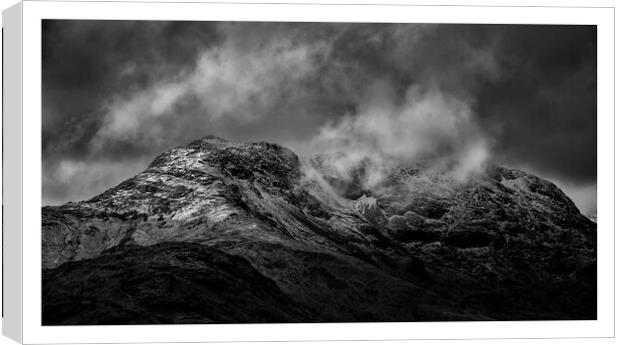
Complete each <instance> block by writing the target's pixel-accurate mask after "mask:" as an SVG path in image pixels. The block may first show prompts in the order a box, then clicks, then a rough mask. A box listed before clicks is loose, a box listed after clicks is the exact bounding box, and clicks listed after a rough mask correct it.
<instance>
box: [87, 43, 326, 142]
mask: <svg viewBox="0 0 620 345" xmlns="http://www.w3.org/2000/svg"><path fill="white" fill-rule="evenodd" d="M238 38H239V37H237V36H232V37H226V39H225V40H224V43H223V44H222V45H220V46H217V47H213V48H210V49H208V50H206V51H204V52H202V53H201V54H199V56H198V57H197V59H196V64H195V67H194V68H193V69H191V70H190V71H189V72H188V73H181V74H179V75H177V76H174V77H171V78H169V79H167V80H166V79H164V80H158V81H156V82H154V83H152V84H151V85H149V86H148V87H147V88H145V89H143V90H139V91H137V92H134V93H132V94H130V95H128V96H122V97H116V98H114V99H112V101H111V102H110V103H109V104H108V105H107V106H106V107H105V108H106V114H105V116H104V119H103V125H102V126H101V127H100V128H99V130H98V132H97V133H96V134H95V137H94V138H93V141H92V145H93V148H94V149H95V150H102V149H105V146H106V144H107V143H109V142H117V141H133V142H134V143H135V142H136V141H143V142H145V143H149V144H150V143H152V142H153V141H158V140H161V138H163V137H165V136H166V133H165V132H163V130H164V129H163V128H162V126H160V125H159V124H160V121H158V119H159V118H161V117H172V116H173V117H176V118H177V119H179V120H181V121H182V119H181V118H182V115H179V114H178V113H175V109H176V107H178V106H179V105H180V104H181V103H182V102H186V101H193V104H194V106H195V108H194V109H193V111H195V112H196V111H200V112H202V114H203V117H204V119H203V120H204V121H217V120H219V119H221V118H222V117H224V116H226V117H228V118H229V119H234V120H236V121H254V120H259V119H261V117H262V116H265V115H266V113H268V111H270V110H272V109H273V108H275V107H277V106H278V102H280V100H281V99H282V98H294V97H295V96H296V94H295V93H297V92H303V87H304V86H303V83H304V82H305V81H306V80H307V79H308V78H309V77H313V76H314V74H315V73H316V72H317V69H318V67H319V66H320V64H321V63H322V62H323V61H325V59H326V56H327V55H328V54H329V51H330V45H329V44H328V43H326V42H317V43H307V42H295V41H294V37H279V38H278V39H276V38H273V39H271V40H268V41H267V42H261V44H260V45H259V44H256V42H251V44H247V42H239V41H238ZM244 43H246V44H244ZM123 73H126V72H125V70H123Z"/></svg>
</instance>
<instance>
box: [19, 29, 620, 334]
mask: <svg viewBox="0 0 620 345" xmlns="http://www.w3.org/2000/svg"><path fill="white" fill-rule="evenodd" d="M40 30H41V35H42V36H41V40H42V42H41V43H42V46H41V53H42V55H41V60H42V61H41V62H42V65H41V72H42V76H41V82H42V90H41V97H42V101H41V105H42V109H41V114H42V115H41V116H42V118H41V120H42V128H41V129H40V131H41V136H42V162H41V164H42V166H41V167H42V169H41V179H42V180H41V198H42V205H41V213H42V214H41V229H40V231H41V239H42V243H41V255H42V257H41V259H42V261H41V267H42V273H41V274H42V279H41V282H40V283H41V284H42V285H41V286H42V290H41V291H42V297H41V298H42V300H41V302H42V306H41V307H42V325H43V326H61V325H67V326H69V325H138V324H141V325H147V324H211V323H216V324H256V323H330V322H334V323H352V322H431V321H432V322H440V321H446V322H448V321H540V320H596V319H597V26H596V25H555V24H554V25H530V24H451V23H432V24H431V23H379V22H375V23H370V22H368V23H360V22H273V21H272V22H259V21H148V20H75V19H44V20H42V21H41V29H40ZM27 101H28V100H27V99H24V102H27ZM37 130H38V129H37ZM37 174H38V172H37ZM602 204H603V203H601V205H602ZM37 207H38V203H37ZM601 207H602V206H601ZM612 230H613V229H612ZM38 231H39V229H37V232H38Z"/></svg>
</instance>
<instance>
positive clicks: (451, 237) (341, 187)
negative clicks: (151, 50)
mask: <svg viewBox="0 0 620 345" xmlns="http://www.w3.org/2000/svg"><path fill="white" fill-rule="evenodd" d="M374 168H376V167H374ZM374 168H373V167H372V166H368V165H364V166H361V167H360V168H359V169H357V171H355V172H354V173H353V174H348V175H347V176H343V175H340V174H338V173H336V172H335V171H333V169H331V168H330V166H329V165H327V164H325V161H323V160H321V159H320V157H318V158H315V159H312V160H309V161H300V159H299V158H298V157H297V156H296V155H295V154H294V153H293V152H292V151H290V150H288V149H286V148H283V147H280V146H278V145H274V144H269V143H253V144H239V143H232V142H228V141H225V140H222V139H219V138H215V137H207V138H203V139H201V140H197V141H195V142H192V143H191V144H189V145H187V146H184V147H179V148H176V149H172V150H170V151H168V152H166V153H164V154H162V155H160V156H159V157H157V158H156V159H155V160H154V161H153V163H152V164H151V165H150V166H149V167H148V168H147V169H146V170H145V171H144V172H142V173H140V174H138V175H137V176H135V177H133V178H131V179H129V180H127V181H125V182H123V183H121V184H120V185H118V186H117V187H114V188H112V189H110V190H108V191H106V192H105V193H103V194H101V195H99V196H97V197H95V198H93V199H91V200H87V201H83V202H79V203H69V204H66V205H63V206H59V207H44V208H43V266H44V268H45V269H46V270H45V272H44V273H45V274H44V277H45V279H44V284H45V285H44V286H45V287H46V288H47V290H48V291H46V292H45V294H44V305H47V306H48V307H49V308H51V309H49V310H53V311H54V312H53V313H52V314H54V315H69V314H71V315H73V316H71V317H69V316H67V317H66V318H63V317H50V318H47V319H46V320H48V321H49V323H50V324H56V323H65V324H66V323H78V324H79V323H97V322H104V323H106V322H107V323H109V322H118V323H136V322H137V323H144V322H146V323H148V322H156V323H157V322H177V321H178V320H180V319H179V318H181V319H183V318H185V320H190V321H191V322H255V321H256V322H261V320H262V321H265V322H268V321H269V320H272V321H273V320H276V321H277V320H279V321H288V322H295V321H414V320H451V319H456V320H468V319H477V320H480V319H567V318H568V319H572V318H595V317H596V303H595V302H596V248H595V243H596V225H595V224H594V223H593V222H591V221H589V220H588V219H587V218H585V217H584V216H582V215H581V214H580V213H579V211H578V210H577V208H576V207H575V206H574V204H573V203H572V202H571V201H570V199H569V198H568V197H566V196H565V195H564V194H563V193H562V192H561V191H560V190H559V189H558V188H557V187H555V186H554V185H553V184H551V183H550V182H548V181H544V180H542V179H539V178H537V177H535V176H532V175H529V174H526V173H524V172H521V171H517V170H511V169H505V168H500V167H490V168H488V169H487V171H486V172H485V173H482V174H479V175H477V176H473V177H472V178H471V179H469V180H468V181H465V182H455V181H454V180H452V179H450V178H449V177H446V176H445V175H444V174H441V173H437V172H434V171H430V170H425V169H417V168H416V169H412V168H402V169H398V168H391V169H383V168H379V169H378V170H381V174H383V175H384V176H383V178H381V179H380V180H378V181H379V182H378V183H372V184H369V183H367V182H366V181H368V180H369V178H368V177H369V176H370V174H373V173H376V170H377V169H374ZM382 169H383V170H382ZM172 243H177V245H174V251H175V252H176V253H179V255H185V254H187V255H190V254H191V253H194V252H195V251H197V252H201V251H209V252H211V251H216V252H217V253H222V254H221V255H229V256H233V257H235V258H239V260H242V261H243V262H244V263H247V264H248V265H249V266H251V268H252V269H255V270H256V274H258V275H260V276H261V277H262V278H264V279H265V281H270V282H272V283H273V284H274V285H273V286H275V287H276V288H277V289H272V290H269V291H272V292H270V293H271V294H272V295H270V296H272V297H273V296H276V294H277V293H281V294H282V295H277V297H273V298H274V302H273V303H271V302H269V303H270V304H273V308H274V309H273V310H272V311H270V312H267V313H268V314H269V313H271V314H270V315H271V316H269V317H268V316H265V314H264V313H265V311H264V310H263V311H260V312H258V311H257V310H254V309H251V308H250V309H247V308H246V309H243V308H241V311H240V314H239V316H238V317H227V316H226V315H213V314H209V315H207V314H208V313H207V314H205V313H206V312H205V311H204V310H203V311H202V312H201V314H200V315H201V316H200V317H198V316H196V315H194V314H192V315H194V316H191V317H190V316H187V315H189V314H183V313H185V311H183V310H182V309H186V307H184V305H185V304H183V303H181V302H179V304H178V306H177V307H174V308H172V307H170V308H172V309H174V310H175V311H174V312H173V313H172V314H170V313H168V314H167V310H169V308H168V309H167V308H164V309H161V310H154V309H152V308H149V307H145V306H142V305H140V303H138V302H136V303H138V304H137V306H136V308H137V309H135V310H134V311H136V310H141V311H140V312H137V313H138V314H139V313H148V314H152V317H151V318H149V319H147V318H144V317H142V318H134V319H132V317H130V316H127V315H129V314H126V312H125V311H123V312H122V313H123V315H125V316H123V317H120V316H119V318H118V319H113V320H112V321H110V320H109V319H105V320H104V319H101V317H102V316H101V315H102V314H99V313H98V312H94V313H91V312H90V311H84V312H80V310H78V308H71V312H70V313H63V312H62V309H63V308H64V307H63V306H65V304H63V303H68V301H70V300H75V299H78V300H79V299H80V298H82V297H80V296H87V295H88V294H85V293H74V294H68V293H63V292H62V291H68V290H71V289H69V287H71V286H75V284H77V283H72V282H73V281H80V279H81V278H80V274H82V273H80V272H84V271H83V270H93V272H101V274H104V273H103V271H102V270H103V268H102V263H103V262H104V261H102V260H104V257H106V258H108V257H109V256H110V255H111V254H110V250H112V252H114V253H116V254H115V256H114V260H115V261H118V262H125V264H122V265H120V264H119V265H117V266H118V267H117V268H114V267H116V266H115V265H109V266H106V268H105V270H115V269H116V270H118V271H117V272H116V273H118V274H117V275H116V276H118V277H119V278H118V279H120V277H121V276H122V274H120V273H121V272H125V273H126V272H128V270H133V271H140V272H142V273H144V272H151V270H152V267H150V266H149V267H147V266H139V265H138V266H136V265H137V264H138V261H136V260H137V258H138V257H149V256H152V257H153V260H155V259H154V258H155V257H157V256H160V255H168V254H162V253H161V252H158V251H156V250H155V249H153V251H152V253H151V251H149V250H146V249H145V250H143V251H140V250H138V249H136V248H140V247H145V248H147V249H148V248H162V247H161V246H164V247H165V246H173V244H172ZM136 246H137V247H136ZM184 246H187V248H188V249H187V253H185V252H184V251H183V248H184ZM102 253H103V254H102ZM149 253H151V254H149ZM166 253H167V252H166ZM191 255H193V254H191ZM123 260H125V261H123ZM141 260H142V259H140V261H141ZM239 262H241V261H239ZM128 265H129V266H131V267H134V268H132V269H129V268H128ZM207 266H208V265H207ZM242 266H243V267H246V266H245V264H244V265H242ZM198 267H203V266H198ZM204 267H206V266H204ZM204 267H203V268H204ZM203 268H200V269H197V270H201V269H203ZM168 269H169V270H173V271H175V270H176V269H178V267H177V266H174V265H172V266H170V267H168V268H165V269H164V268H160V270H168ZM204 269H207V268H204ZM208 269H211V270H218V269H219V268H217V267H215V268H208ZM80 270H82V271H80ZM142 273H141V275H140V276H141V277H143V278H144V281H142V282H139V283H135V284H138V285H139V284H146V282H147V280H148V279H147V278H148V275H149V274H146V273H145V274H142ZM222 274H223V273H222ZM226 274H231V273H230V272H228V273H226ZM242 278H243V277H237V278H236V279H237V280H235V279H230V280H225V282H223V283H221V284H224V285H226V284H228V285H230V286H231V287H233V286H234V288H235V289H239V286H238V285H239V284H241V283H240V282H239V280H238V279H242ZM262 278H261V279H262ZM257 279H258V278H257ZM175 281H181V282H180V283H179V284H180V286H185V284H188V288H189V287H192V286H194V285H193V284H194V283H193V282H187V281H186V279H185V278H183V279H180V278H179V279H177V278H175ZM117 283H119V282H116V281H115V280H114V281H112V282H111V283H110V284H112V285H110V286H109V287H108V286H106V285H105V284H104V285H102V286H100V287H99V288H98V289H94V290H93V291H100V292H101V293H98V295H100V296H107V299H109V300H110V301H113V300H114V298H115V294H116V292H115V291H118V290H117V289H116V288H115V287H114V286H115V285H114V284H117ZM72 284H74V285H72ZM123 284H126V283H123ZM128 284H130V285H131V284H133V283H128ZM244 284H245V283H244ZM99 285H100V284H99ZM99 285H97V286H99ZM215 285H217V284H215ZM267 285H268V284H267ZM267 285H265V286H267ZM270 286H271V285H270ZM273 286H272V287H273ZM132 288H136V287H135V286H133V287H132ZM192 289H194V288H192ZM196 289H197V288H196ZM200 289H201V290H205V291H207V292H205V293H213V294H212V295H210V296H217V294H216V292H217V291H218V290H212V289H213V287H212V286H211V285H209V284H206V285H204V286H201V287H200ZM140 291H142V290H140ZM158 291H159V290H158ZM191 291H193V290H191ZM208 291H211V292H208ZM278 291H279V292H278ZM160 292H161V294H160V295H159V296H154V293H152V291H151V292H149V293H150V294H149V296H151V297H155V299H158V298H159V299H161V301H160V302H161V303H164V304H165V303H168V302H165V301H166V298H167V295H168V292H165V293H164V292H163V291H160ZM89 296H90V295H89ZM244 296H245V295H244ZM282 296H284V297H286V298H284V297H282ZM84 298H86V297H84ZM135 298H139V296H135ZM213 298H215V297H213ZM220 298H221V300H220V301H219V303H222V304H227V303H231V305H237V304H235V303H236V302H235V301H236V299H235V298H234V297H233V296H230V295H225V294H220ZM247 298H250V299H256V302H259V301H260V300H263V297H258V296H256V295H248V297H247ZM104 299H105V298H104ZM48 301H49V303H48ZM205 301H206V300H205ZM97 303H99V304H97V305H98V306H102V305H103V304H101V303H104V302H102V301H99V302H97ZM106 303H107V302H106ZM170 303H173V302H170ZM201 303H202V302H201ZM205 303H206V302H205ZM261 303H262V302H261ZM278 303H290V305H291V308H292V309H291V310H294V312H293V311H291V313H289V314H286V313H285V314H282V313H280V312H279V311H282V310H284V309H282V308H281V305H280V304H278ZM104 304H105V303H104ZM173 304H174V303H173ZM102 308H103V307H102ZM106 308H108V307H106ZM175 308H176V309H175ZM222 310H223V309H222ZM278 310H279V311H278ZM127 313H128V312H127ZM177 314H178V315H184V316H179V317H178V318H177V317H176V316H174V315H177ZM48 315H51V314H48ZM79 315H82V316H83V318H82V319H80V318H79V317H78V316H79ZM131 315H137V314H135V313H134V314H131ZM205 315H207V316H205ZM235 315H236V314H235ZM80 320H89V321H80ZM114 320H116V321H114ZM252 320H253V321H252ZM257 320H258V321H257ZM179 322H180V321H179Z"/></svg>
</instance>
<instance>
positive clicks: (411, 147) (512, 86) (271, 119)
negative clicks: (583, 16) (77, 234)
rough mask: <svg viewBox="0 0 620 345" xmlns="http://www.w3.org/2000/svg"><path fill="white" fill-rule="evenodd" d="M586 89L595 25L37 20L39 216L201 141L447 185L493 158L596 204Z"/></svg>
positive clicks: (591, 113)
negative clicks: (429, 168)
mask: <svg viewBox="0 0 620 345" xmlns="http://www.w3.org/2000/svg"><path fill="white" fill-rule="evenodd" d="M595 76H596V29H595V27H590V26H528V25H442V24H433V25H427V24H347V23H251V22H147V21H57V20H46V21H44V23H43V123H44V128H43V155H44V158H43V163H44V176H43V195H44V203H47V204H58V203H64V202H66V201H70V200H77V199H84V198H86V197H90V196H93V195H95V194H97V193H100V192H102V191H103V190H105V189H106V188H108V187H111V186H113V185H114V184H116V183H118V182H121V181H122V180H123V179H125V178H127V177H130V176H131V175H133V174H134V173H136V172H138V171H139V170H140V169H141V168H140V167H145V166H146V164H148V161H149V160H150V159H152V158H153V157H154V156H155V155H157V154H159V153H161V152H162V151H164V150H166V149H168V148H170V147H173V146H178V145H183V144H186V143H188V142H189V141H191V140H193V139H195V138H200V137H203V136H204V135H205V134H208V133H213V134H217V135H218V136H221V137H225V138H228V139H232V140H237V141H257V140H262V141H272V142H277V143H280V144H284V145H286V146H290V147H291V148H292V149H294V150H296V151H298V152H300V153H302V154H311V153H316V152H331V151H341V152H347V153H348V154H349V155H350V157H365V158H370V159H374V160H378V161H384V162H399V163H400V162H405V163H406V162H409V161H415V160H419V159H425V160H429V159H430V160H437V161H441V160H452V161H455V162H457V164H456V166H457V167H458V168H457V169H456V170H455V174H456V175H458V176H466V175H467V174H468V173H469V172H471V171H475V170H476V169H478V168H479V167H480V166H481V165H482V164H483V163H484V162H485V161H486V160H489V159H491V160H494V161H498V162H500V163H504V164H508V165H512V166H529V167H531V168H532V170H535V171H537V172H540V173H541V174H542V175H544V176H546V177H548V178H550V179H552V180H554V181H556V182H559V183H561V184H564V185H567V186H568V185H570V186H572V187H571V188H570V189H571V190H575V191H579V195H591V193H590V194H588V193H587V192H584V188H586V186H588V187H587V188H586V189H588V190H592V188H594V190H595V186H596V184H595V182H596V180H595V178H596V78H595ZM103 166H117V168H110V169H105V168H102V167H103ZM122 167H124V168H122ZM78 170H79V171H80V172H79V173H76V171H78ZM95 170H96V171H95ZM95 172H96V173H95ZM458 176H457V177H458ZM592 186H594V187H592ZM569 194H570V192H569ZM576 195H577V194H575V196H576ZM594 195H595V193H594ZM582 199H586V198H582ZM591 199H592V198H590V200H591ZM594 199H595V198H594ZM587 204H588V205H582V206H581V207H582V210H583V209H588V210H592V209H593V210H596V205H595V200H594V205H592V201H590V202H588V203H587Z"/></svg>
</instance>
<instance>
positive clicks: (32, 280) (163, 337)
mask: <svg viewBox="0 0 620 345" xmlns="http://www.w3.org/2000/svg"><path fill="white" fill-rule="evenodd" d="M613 16H614V12H613V9H611V8H557V7H556V8H550V7H511V8H507V7H471V6H465V7H449V8H446V7H440V6H422V7H412V6H384V5H318V4H304V5H290V4H239V3H235V4H233V3H231V4H223V3H141V2H126V3H120V2H51V1H49V2H40V1H25V2H24V11H23V56H24V71H23V81H24V97H23V99H24V104H23V109H24V110H23V116H24V119H23V123H24V125H25V126H24V133H23V155H24V156H23V171H24V176H23V177H24V178H23V181H26V182H25V183H24V186H23V210H24V212H23V214H24V219H23V241H24V242H23V246H24V247H23V286H24V291H23V295H24V300H23V338H22V339H23V341H24V343H115V342H124V343H136V342H207V341H210V342H228V341H300V340H304V341H312V340H396V339H480V338H546V337H555V338H566V337H610V336H613V335H614V328H613V321H614V319H613V318H614V315H613V311H614V308H613V306H614V299H613V297H614V296H613V280H614V267H613V261H612V260H613V253H614V251H613V250H614V246H613V245H614V236H613V232H614V189H613V188H611V186H612V185H614V175H613V174H614V169H613V168H614V159H613V157H614V146H613V144H614V103H613V100H614V95H613V90H614V89H613V87H614V74H613V73H614V69H613V67H614V65H613V62H614V61H613V56H614V55H613V54H614V51H613V49H614V44H613V43H614V41H613V40H614V31H613V30H614V17H613ZM43 18H46V19H52V18H57V19H149V20H217V21H230V20H241V21H248V20H249V21H324V22H325V21H335V22H425V23H502V24H509V23H510V24H523V23H528V24H539V23H540V24H587V25H598V63H597V67H598V72H597V73H598V80H597V82H598V103H597V104H598V185H599V186H600V187H599V188H598V220H599V223H598V228H599V232H598V277H599V284H598V289H599V291H598V320H596V321H544V322H543V321H541V322H539V321H524V322H419V323H323V324H250V325H157V326H62V327H60V326H45V327H43V326H41V233H40V231H41V226H40V224H41V24H40V21H41V19H43ZM7 149H8V148H7Z"/></svg>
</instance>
